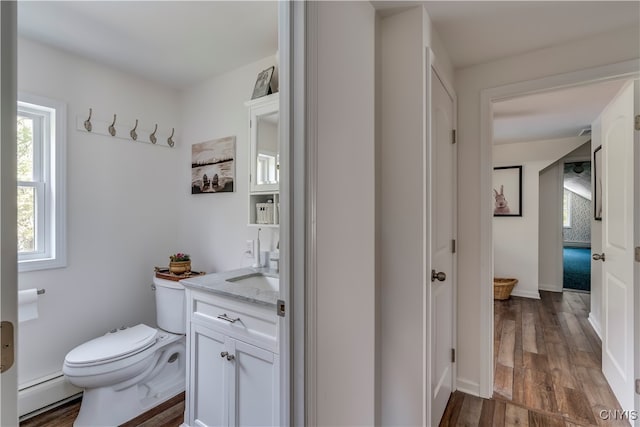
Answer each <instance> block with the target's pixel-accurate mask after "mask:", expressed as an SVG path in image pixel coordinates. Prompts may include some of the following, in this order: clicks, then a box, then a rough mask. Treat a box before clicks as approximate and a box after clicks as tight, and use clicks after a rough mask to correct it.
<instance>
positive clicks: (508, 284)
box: [493, 277, 518, 300]
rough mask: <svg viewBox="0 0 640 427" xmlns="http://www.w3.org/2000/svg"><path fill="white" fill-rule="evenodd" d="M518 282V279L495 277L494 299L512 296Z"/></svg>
mask: <svg viewBox="0 0 640 427" xmlns="http://www.w3.org/2000/svg"><path fill="white" fill-rule="evenodd" d="M516 283H518V279H505V278H500V277H494V278H493V299H497V300H505V299H509V297H510V296H511V291H512V290H513V287H514V286H515V285H516Z"/></svg>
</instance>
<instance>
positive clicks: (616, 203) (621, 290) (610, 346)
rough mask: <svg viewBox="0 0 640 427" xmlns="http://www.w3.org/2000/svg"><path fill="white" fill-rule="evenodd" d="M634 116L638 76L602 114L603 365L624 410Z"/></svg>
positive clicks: (630, 378) (629, 346) (630, 310)
mask: <svg viewBox="0 0 640 427" xmlns="http://www.w3.org/2000/svg"><path fill="white" fill-rule="evenodd" d="M635 84H637V82H635ZM633 118H634V82H629V83H628V84H627V85H626V86H625V88H624V89H623V90H622V91H621V92H620V93H619V94H618V96H617V97H616V98H615V99H614V100H613V101H612V102H611V103H610V104H609V105H608V106H607V108H606V109H605V110H604V111H603V113H602V115H601V119H602V120H601V124H602V152H603V153H602V158H603V167H602V188H603V197H602V203H603V205H602V208H603V211H602V250H603V252H604V255H605V259H604V263H603V264H602V270H603V273H602V275H603V280H602V283H603V295H602V296H603V321H604V325H603V328H604V331H603V336H602V371H603V372H604V375H605V377H606V378H607V381H608V382H609V384H610V385H611V389H612V390H613V392H614V394H615V395H616V397H617V398H618V401H619V402H620V404H621V405H622V408H623V409H625V410H632V409H633V403H634V375H633V373H634V340H633V338H634V304H633V302H634V298H635V295H634V287H633V283H634V277H633V276H634V264H633V263H634V261H633V256H634V254H633V250H634V249H633V243H634V142H633V141H634V119H633ZM594 256H595V255H594Z"/></svg>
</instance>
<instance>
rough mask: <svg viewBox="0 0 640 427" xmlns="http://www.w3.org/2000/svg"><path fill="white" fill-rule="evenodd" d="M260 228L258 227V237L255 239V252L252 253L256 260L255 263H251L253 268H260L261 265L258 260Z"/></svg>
mask: <svg viewBox="0 0 640 427" xmlns="http://www.w3.org/2000/svg"><path fill="white" fill-rule="evenodd" d="M260 230H261V229H260V228H258V239H257V240H256V247H255V250H256V253H255V255H254V258H255V260H256V262H255V264H253V268H260V267H262V263H261V262H260Z"/></svg>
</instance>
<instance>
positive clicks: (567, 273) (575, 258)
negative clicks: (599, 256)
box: [562, 248, 591, 291]
mask: <svg viewBox="0 0 640 427" xmlns="http://www.w3.org/2000/svg"><path fill="white" fill-rule="evenodd" d="M562 252H563V256H562V259H563V265H564V277H563V281H564V283H563V286H564V287H565V288H569V289H579V290H581V291H590V290H591V249H590V248H564V249H563V251H562Z"/></svg>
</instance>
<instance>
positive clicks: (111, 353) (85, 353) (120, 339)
mask: <svg viewBox="0 0 640 427" xmlns="http://www.w3.org/2000/svg"><path fill="white" fill-rule="evenodd" d="M157 333H158V330H157V329H154V328H150V327H149V326H147V325H144V324H142V323H141V324H139V325H136V326H133V327H130V328H127V329H121V330H118V331H117V332H110V333H108V334H106V335H103V336H101V337H98V338H94V339H92V340H91V341H87V342H86V343H84V344H81V345H79V346H78V347H76V348H74V349H73V350H71V351H70V352H69V354H67V357H66V362H67V363H70V364H83V365H84V364H89V363H97V362H104V361H107V360H113V359H117V358H120V357H123V356H126V355H128V354H131V353H136V352H139V351H142V350H144V349H145V348H147V347H150V346H151V345H153V344H154V343H155V341H156V340H155V338H156V334H157Z"/></svg>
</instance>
